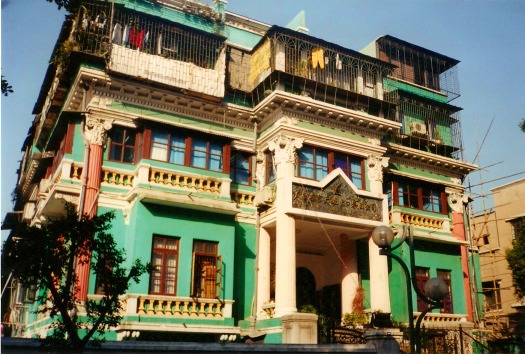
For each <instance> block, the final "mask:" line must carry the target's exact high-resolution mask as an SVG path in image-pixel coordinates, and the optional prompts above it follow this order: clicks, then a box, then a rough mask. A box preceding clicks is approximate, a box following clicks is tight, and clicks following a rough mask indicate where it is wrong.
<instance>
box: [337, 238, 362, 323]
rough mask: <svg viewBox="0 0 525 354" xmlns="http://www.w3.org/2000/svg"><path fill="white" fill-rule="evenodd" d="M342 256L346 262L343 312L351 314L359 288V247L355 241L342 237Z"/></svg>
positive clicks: (342, 282)
mask: <svg viewBox="0 0 525 354" xmlns="http://www.w3.org/2000/svg"><path fill="white" fill-rule="evenodd" d="M340 240H341V256H342V258H343V261H344V265H342V266H341V267H342V269H341V312H342V313H343V314H344V313H351V312H352V303H353V301H354V297H355V294H356V291H357V287H358V286H359V276H358V273H357V247H356V243H355V241H354V240H350V239H348V236H346V235H344V234H343V235H341V236H340Z"/></svg>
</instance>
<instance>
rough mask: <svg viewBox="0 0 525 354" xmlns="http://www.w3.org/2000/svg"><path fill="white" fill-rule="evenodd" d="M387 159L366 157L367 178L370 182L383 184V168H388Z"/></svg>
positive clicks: (376, 156)
mask: <svg viewBox="0 0 525 354" xmlns="http://www.w3.org/2000/svg"><path fill="white" fill-rule="evenodd" d="M388 160H389V158H388V157H383V156H380V155H370V156H368V178H369V179H370V180H371V181H377V182H383V168H385V167H388Z"/></svg>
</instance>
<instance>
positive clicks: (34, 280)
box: [4, 204, 151, 351]
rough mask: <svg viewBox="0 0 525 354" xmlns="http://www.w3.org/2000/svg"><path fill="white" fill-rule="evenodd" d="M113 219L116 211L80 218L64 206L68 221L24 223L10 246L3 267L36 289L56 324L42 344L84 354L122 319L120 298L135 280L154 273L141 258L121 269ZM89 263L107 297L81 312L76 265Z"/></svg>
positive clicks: (43, 308) (122, 260)
mask: <svg viewBox="0 0 525 354" xmlns="http://www.w3.org/2000/svg"><path fill="white" fill-rule="evenodd" d="M113 218H114V213H113V212H108V213H105V214H102V215H100V216H95V217H93V218H91V219H89V218H88V217H87V216H83V217H80V218H79V216H78V214H77V212H76V211H75V208H74V206H73V205H72V204H66V216H65V217H64V218H61V219H58V218H57V219H50V220H49V222H47V223H45V224H42V225H40V226H29V225H27V224H24V223H20V224H19V225H17V227H15V229H14V230H13V233H12V234H11V237H9V238H8V240H7V241H6V243H5V245H4V262H5V263H4V266H5V267H8V269H11V270H12V271H13V276H14V277H17V278H18V279H20V281H21V282H22V284H24V285H25V286H28V287H29V286H35V285H36V287H37V288H38V289H39V293H38V296H37V301H38V303H39V305H40V306H39V312H43V313H49V315H50V317H51V318H52V319H53V320H54V322H53V324H52V325H51V328H52V329H53V331H52V333H53V334H52V335H51V336H49V337H48V338H47V339H46V340H45V341H44V345H46V344H48V345H51V346H53V347H59V348H61V350H65V349H71V350H73V351H82V348H84V347H85V346H86V344H87V343H88V341H89V340H95V341H97V340H99V339H100V338H101V335H102V334H103V333H104V330H106V329H109V328H111V327H116V326H118V324H119V323H120V321H121V320H122V315H121V310H122V305H121V302H120V301H119V296H120V295H123V294H124V293H125V292H126V291H127V289H128V288H129V285H130V283H131V281H134V282H135V283H138V282H139V277H140V276H141V275H142V274H144V273H145V272H150V271H151V265H150V264H146V265H145V264H143V263H142V262H141V261H140V260H138V259H137V260H135V261H134V262H133V264H132V265H131V267H130V268H129V269H126V268H124V267H123V265H124V264H125V261H126V258H125V252H124V250H123V249H118V248H117V245H116V243H115V241H114V239H113V236H112V235H111V234H110V233H109V232H108V230H109V229H110V228H111V221H112V219H113ZM90 259H91V260H92V272H93V273H94V274H95V276H96V283H97V286H98V287H99V288H100V289H102V293H103V296H102V298H101V299H100V300H97V301H93V300H88V301H86V303H85V304H84V307H82V306H79V305H81V303H79V302H78V301H76V300H75V295H76V294H77V293H78V291H79V280H78V277H77V276H76V274H75V265H76V263H77V262H80V263H83V264H85V263H86V262H88V261H89V260H90ZM84 310H85V311H84Z"/></svg>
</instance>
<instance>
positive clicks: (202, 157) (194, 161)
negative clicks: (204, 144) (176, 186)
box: [190, 151, 206, 168]
mask: <svg viewBox="0 0 525 354" xmlns="http://www.w3.org/2000/svg"><path fill="white" fill-rule="evenodd" d="M190 164H191V166H193V167H199V168H206V153H205V152H201V151H193V152H192V154H191V161H190Z"/></svg>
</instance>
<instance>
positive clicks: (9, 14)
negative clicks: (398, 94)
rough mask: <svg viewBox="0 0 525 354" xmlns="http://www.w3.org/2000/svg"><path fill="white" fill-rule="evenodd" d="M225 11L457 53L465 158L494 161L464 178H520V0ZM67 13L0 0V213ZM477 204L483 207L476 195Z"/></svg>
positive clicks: (6, 207)
mask: <svg viewBox="0 0 525 354" xmlns="http://www.w3.org/2000/svg"><path fill="white" fill-rule="evenodd" d="M134 1H138V0H134ZM226 9H227V10H228V11H231V12H235V13H238V14H241V15H244V16H246V17H250V18H256V19H257V20H259V21H261V22H265V23H269V24H277V25H281V26H285V25H286V24H287V23H288V22H290V21H291V19H292V18H294V17H295V15H297V14H298V13H299V12H300V11H301V10H305V12H306V25H307V27H308V28H309V30H310V35H312V36H315V37H319V38H323V39H325V40H327V41H329V42H333V43H336V44H339V45H341V46H343V47H347V48H351V49H354V50H360V49H362V48H363V47H365V46H366V45H367V44H368V43H370V42H372V41H373V40H374V39H376V38H377V37H379V36H381V35H385V34H390V35H392V36H394V37H397V38H400V39H403V40H405V41H408V42H411V43H414V44H417V45H419V46H422V47H425V48H428V49H431V50H433V51H436V52H438V53H442V54H445V55H447V56H449V57H452V58H455V59H458V60H460V61H461V63H460V64H459V70H458V71H459V82H460V88H461V94H462V95H461V97H459V98H458V99H456V100H454V101H453V102H452V104H454V105H456V106H460V107H462V108H463V111H462V112H461V124H462V128H463V141H464V148H465V159H466V160H467V161H468V162H475V163H477V164H478V165H479V166H480V167H485V166H491V165H493V166H492V167H489V168H488V169H485V170H484V171H483V172H482V173H473V174H471V175H470V178H469V180H470V183H471V184H472V185H475V184H479V183H480V182H481V181H485V182H486V181H491V180H495V179H499V178H502V177H506V176H509V175H513V174H518V175H516V176H514V177H511V178H503V179H500V180H497V181H495V182H492V183H485V184H483V186H482V187H483V188H481V187H480V186H478V187H475V188H473V192H474V194H473V197H477V195H478V194H482V193H489V189H490V188H492V187H495V186H498V185H502V184H505V183H508V182H511V181H513V180H516V179H519V178H524V177H525V174H520V173H522V172H525V133H522V132H521V131H520V130H519V128H518V123H519V121H520V120H521V119H523V118H525V109H524V107H525V85H524V84H523V81H524V80H525V64H524V63H523V61H524V59H525V35H524V34H525V1H521V0H483V1H465V0H429V1H421V0H398V1H395V2H394V1H390V0H381V1H377V0H368V1H354V0H325V1H320V0H264V1H261V0H228V4H227V5H226ZM64 15H65V12H64V11H63V10H62V11H57V8H56V5H54V4H51V3H48V2H46V1H45V0H2V42H1V52H2V63H1V65H2V75H4V76H6V78H7V79H8V81H9V83H10V84H11V85H12V86H13V89H14V90H15V92H14V93H13V94H10V95H9V96H8V97H3V96H2V99H1V113H2V115H1V127H0V129H1V173H0V178H1V192H2V193H1V195H2V201H1V210H0V211H1V213H0V217H1V218H2V219H3V217H4V216H5V213H6V212H8V211H11V210H12V203H11V192H12V191H13V189H14V188H15V186H16V170H17V168H18V165H19V162H18V161H19V160H20V159H21V156H22V155H21V152H20V148H21V146H22V143H23V141H24V138H25V136H26V133H27V131H28V129H29V127H30V125H31V122H32V120H33V116H32V114H31V112H32V110H33V107H34V104H35V102H36V99H37V97H38V93H39V89H40V85H41V84H42V80H43V78H44V75H45V71H46V68H47V63H48V62H49V59H50V56H51V51H52V49H53V46H54V44H55V40H56V38H57V35H58V32H59V30H60V27H61V25H62V21H63V19H64ZM493 119H494V121H493V124H492V127H491V129H490V131H488V128H489V125H490V123H491V121H492V120H493ZM487 131H488V135H487V137H486V139H485V141H484V144H483V147H482V148H481V150H480V153H479V155H478V160H477V161H473V159H474V157H475V156H476V153H477V151H478V149H479V146H480V145H481V143H482V141H483V140H484V137H485V134H486V133H487ZM487 205H489V206H490V205H491V201H490V200H487ZM475 210H476V211H481V210H482V203H481V199H480V198H476V202H475Z"/></svg>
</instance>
